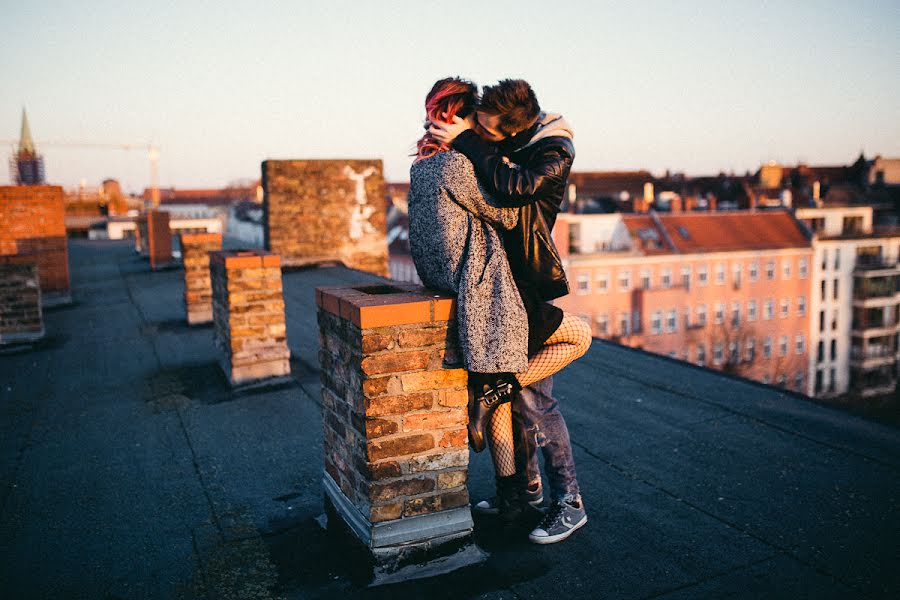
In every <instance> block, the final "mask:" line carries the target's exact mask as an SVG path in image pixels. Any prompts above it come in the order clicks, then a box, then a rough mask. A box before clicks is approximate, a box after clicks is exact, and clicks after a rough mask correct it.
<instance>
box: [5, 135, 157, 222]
mask: <svg viewBox="0 0 900 600" xmlns="http://www.w3.org/2000/svg"><path fill="white" fill-rule="evenodd" d="M18 143H19V140H0V144H10V145H11V146H12V148H13V154H15V152H16V150H15V148H16V144H18ZM34 144H35V146H37V147H42V146H57V147H63V148H107V149H117V150H146V151H147V157H148V158H149V159H150V202H151V203H152V205H153V208H156V207H158V206H159V199H160V198H159V148H158V147H157V146H154V145H153V144H143V143H140V144H96V143H89V142H53V141H50V142H46V141H44V142H35V143H34Z"/></svg>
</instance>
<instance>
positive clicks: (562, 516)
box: [528, 496, 587, 544]
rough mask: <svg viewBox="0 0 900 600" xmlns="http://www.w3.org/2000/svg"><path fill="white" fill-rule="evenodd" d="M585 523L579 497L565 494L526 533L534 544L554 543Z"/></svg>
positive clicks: (582, 504)
mask: <svg viewBox="0 0 900 600" xmlns="http://www.w3.org/2000/svg"><path fill="white" fill-rule="evenodd" d="M585 523H587V514H585V512H584V503H583V502H582V501H581V498H580V497H576V496H566V497H564V498H562V499H561V500H557V501H556V502H554V503H553V504H552V505H551V506H550V509H549V510H548V511H547V514H546V515H544V519H543V520H542V521H541V524H540V525H538V526H537V528H536V529H535V530H534V531H532V532H531V533H530V534H529V535H528V539H529V540H531V541H532V542H534V543H535V544H555V543H556V542H561V541H563V540H564V539H566V538H567V537H569V536H570V535H572V533H573V532H574V531H575V530H576V529H578V528H579V527H581V526H582V525H584V524H585Z"/></svg>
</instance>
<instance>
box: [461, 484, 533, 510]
mask: <svg viewBox="0 0 900 600" xmlns="http://www.w3.org/2000/svg"><path fill="white" fill-rule="evenodd" d="M523 500H524V501H525V502H527V503H528V504H530V505H531V507H532V508H535V509H538V508H539V507H540V506H541V504H543V503H544V489H543V487H541V482H540V481H537V482H535V483H532V484H530V485H529V486H528V487H527V488H525V492H524V494H523ZM501 506H503V501H502V500H501V499H500V496H499V495H497V496H494V497H493V498H488V499H487V500H482V501H481V502H479V503H477V504H476V505H475V506H473V507H472V510H474V511H475V512H476V513H478V514H480V515H499V514H500V509H501Z"/></svg>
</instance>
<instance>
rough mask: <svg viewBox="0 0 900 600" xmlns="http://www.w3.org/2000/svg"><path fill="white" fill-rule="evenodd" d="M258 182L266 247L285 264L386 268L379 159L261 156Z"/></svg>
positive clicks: (383, 271)
mask: <svg viewBox="0 0 900 600" xmlns="http://www.w3.org/2000/svg"><path fill="white" fill-rule="evenodd" d="M262 182H263V188H264V191H265V197H264V204H263V207H264V217H263V218H264V227H263V228H264V231H265V244H266V248H268V249H269V250H271V251H272V252H274V253H276V254H279V255H280V256H281V257H282V260H283V262H284V264H285V265H308V264H318V263H327V262H335V261H337V262H342V263H344V264H345V265H347V266H348V267H351V268H354V269H359V270H361V271H368V272H370V273H376V274H378V275H387V274H388V249H387V241H386V213H387V207H386V201H385V193H384V176H383V174H382V165H381V161H380V160H267V161H265V162H263V163H262Z"/></svg>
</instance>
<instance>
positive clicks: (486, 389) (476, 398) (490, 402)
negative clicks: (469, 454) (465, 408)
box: [469, 373, 521, 452]
mask: <svg viewBox="0 0 900 600" xmlns="http://www.w3.org/2000/svg"><path fill="white" fill-rule="evenodd" d="M510 380H512V381H510ZM514 382H515V383H514ZM516 384H518V381H516V378H515V376H512V375H510V374H506V373H501V374H499V375H498V374H484V373H470V374H469V388H470V390H471V393H470V396H469V444H470V445H471V446H472V450H474V451H475V452H481V451H482V450H484V449H485V447H486V446H487V444H486V441H485V436H484V430H485V427H487V424H488V420H489V419H490V418H491V415H492V414H493V412H494V409H496V408H497V407H498V406H500V405H501V404H503V403H505V402H509V401H510V400H512V397H513V394H514V393H515V392H516V389H517V388H518V387H519V386H518V385H516ZM519 389H521V388H519Z"/></svg>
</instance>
